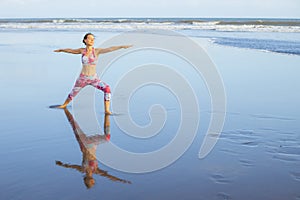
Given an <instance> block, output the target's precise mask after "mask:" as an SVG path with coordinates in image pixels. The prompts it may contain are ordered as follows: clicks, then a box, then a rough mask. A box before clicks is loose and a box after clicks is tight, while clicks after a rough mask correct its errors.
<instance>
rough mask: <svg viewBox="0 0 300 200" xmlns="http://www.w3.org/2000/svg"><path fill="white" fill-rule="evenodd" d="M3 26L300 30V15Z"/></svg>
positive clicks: (5, 22)
mask: <svg viewBox="0 0 300 200" xmlns="http://www.w3.org/2000/svg"><path fill="white" fill-rule="evenodd" d="M0 29H39V30H55V29H58V30H62V29H63V30H82V29H89V30H93V29H101V30H108V31H109V30H112V31H114V30H133V29H168V30H215V31H226V32H230V31H231V32H294V33H300V19H218V18H211V19H210V18H42V19H41V18H37V19H34V18H29V19H0Z"/></svg>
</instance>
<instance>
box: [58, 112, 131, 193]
mask: <svg viewBox="0 0 300 200" xmlns="http://www.w3.org/2000/svg"><path fill="white" fill-rule="evenodd" d="M64 111H65V114H66V116H67V118H68V120H69V122H70V124H71V126H72V129H73V131H74V134H75V137H76V139H77V141H78V143H79V146H80V150H81V152H82V165H81V166H80V165H71V164H65V163H62V162H61V161H56V165H58V166H61V167H65V168H71V169H75V170H77V171H79V172H81V173H84V174H85V176H84V184H85V185H86V187H87V188H88V189H90V188H92V187H93V186H94V185H95V180H94V178H93V174H98V175H101V176H104V177H106V178H108V179H110V180H112V181H118V182H122V183H129V184H130V183H131V182H130V181H127V180H123V179H120V178H118V177H115V176H112V175H110V174H108V173H107V172H106V171H104V170H101V169H99V167H98V161H97V158H96V149H97V146H98V145H99V144H100V143H103V142H106V141H109V140H110V121H109V115H105V118H104V135H98V134H97V135H93V136H86V135H85V134H84V133H83V131H82V130H81V129H80V127H79V126H78V124H77V123H76V121H75V120H74V118H73V116H72V114H71V113H70V112H69V111H68V110H67V109H64Z"/></svg>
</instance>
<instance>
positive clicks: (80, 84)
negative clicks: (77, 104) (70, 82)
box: [58, 74, 88, 108]
mask: <svg viewBox="0 0 300 200" xmlns="http://www.w3.org/2000/svg"><path fill="white" fill-rule="evenodd" d="M87 84H88V80H87V79H86V77H85V76H84V75H82V74H80V76H79V77H78V78H77V80H76V82H75V85H74V87H73V89H72V91H71V92H70V94H69V95H68V97H67V99H66V100H65V102H64V104H62V105H61V106H59V107H58V108H65V107H67V105H68V104H69V103H70V102H71V101H72V100H73V99H74V97H75V96H76V95H77V94H78V93H79V92H80V90H81V89H82V88H84V87H85V86H86V85H87Z"/></svg>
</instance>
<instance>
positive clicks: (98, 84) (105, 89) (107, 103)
mask: <svg viewBox="0 0 300 200" xmlns="http://www.w3.org/2000/svg"><path fill="white" fill-rule="evenodd" d="M92 85H93V86H94V87H96V88H97V89H99V90H101V91H103V92H104V110H105V113H106V114H112V113H111V111H110V109H109V106H110V99H111V92H110V87H109V85H107V84H106V83H104V82H103V81H101V80H100V79H99V78H98V77H97V78H95V81H94V82H93V83H92Z"/></svg>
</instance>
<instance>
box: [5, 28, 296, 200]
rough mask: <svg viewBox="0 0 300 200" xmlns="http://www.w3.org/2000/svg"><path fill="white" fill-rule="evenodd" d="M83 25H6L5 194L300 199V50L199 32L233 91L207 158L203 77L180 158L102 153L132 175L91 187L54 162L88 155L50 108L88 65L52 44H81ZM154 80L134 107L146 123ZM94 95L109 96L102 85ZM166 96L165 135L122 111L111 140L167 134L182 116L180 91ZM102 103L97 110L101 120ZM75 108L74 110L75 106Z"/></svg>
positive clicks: (144, 145)
mask: <svg viewBox="0 0 300 200" xmlns="http://www.w3.org/2000/svg"><path fill="white" fill-rule="evenodd" d="M82 35H83V33H81V32H60V33H59V34H58V33H57V32H38V31H35V32H25V31H24V32H21V31H19V32H9V31H7V32H1V33H0V36H1V38H5V40H3V41H2V42H1V44H0V51H1V73H0V78H1V79H0V82H1V84H0V87H1V93H2V95H1V99H0V103H1V105H2V106H1V107H0V110H1V117H0V122H1V127H0V132H1V136H2V138H1V140H0V154H1V158H2V162H1V165H0V177H1V180H0V188H1V189H0V198H1V199H7V200H8V199H32V200H34V199H99V198H106V199H175V198H176V199H244V200H246V199H249V200H250V199H264V200H265V199H272V200H274V199H300V192H299V186H300V168H299V166H300V148H299V146H300V134H299V132H300V127H299V119H300V114H299V102H300V95H299V93H298V91H299V89H300V88H299V87H300V83H299V79H298V75H299V74H300V73H299V72H300V68H299V66H298V65H299V63H300V62H299V61H300V57H299V56H289V55H282V54H275V53H267V52H260V51H256V50H245V49H238V48H231V47H223V46H217V45H212V44H210V43H209V42H208V41H207V40H203V39H201V40H199V39H196V38H194V40H195V41H198V42H199V43H201V44H202V45H203V47H204V48H205V49H206V51H207V53H208V55H209V56H210V57H211V59H212V60H213V62H214V63H215V65H216V66H217V68H218V70H219V72H220V75H221V76H222V78H223V82H224V86H225V89H226V95H227V113H226V121H225V125H224V129H223V132H222V134H221V137H220V138H219V140H218V142H217V145H216V146H215V148H214V149H213V151H212V152H211V153H210V154H209V155H208V156H207V157H205V158H204V159H199V158H198V153H199V148H200V146H201V143H202V141H203V137H204V133H205V131H206V129H207V126H208V122H209V117H210V114H211V113H210V109H209V107H207V104H209V103H208V102H209V94H207V91H206V89H205V85H204V84H203V83H201V85H200V86H193V87H194V88H196V89H197V91H199V93H197V94H198V95H199V96H201V97H200V98H201V99H202V100H203V102H200V108H201V109H200V113H199V115H201V121H200V125H199V130H198V134H197V137H196V138H195V140H194V142H193V144H192V145H191V147H190V148H189V149H188V151H186V152H185V153H184V155H183V156H182V157H181V158H180V159H179V160H177V161H176V162H175V163H173V164H172V165H170V166H168V167H166V168H164V169H161V170H158V171H155V172H152V173H142V174H131V173H124V172H120V171H117V170H115V169H112V168H110V167H107V166H105V165H104V164H102V163H99V168H100V169H101V170H103V171H106V172H107V173H108V174H109V175H111V176H113V177H117V178H119V179H122V180H127V181H130V183H131V184H124V183H122V182H119V181H112V180H111V179H109V178H107V176H102V175H94V179H95V182H96V184H95V186H94V187H93V188H91V189H87V188H86V186H85V184H84V180H83V178H84V174H83V173H80V172H78V171H77V170H74V169H67V168H63V167H60V166H58V165H57V164H56V161H61V162H63V163H69V164H74V165H81V162H82V152H81V149H80V147H79V144H78V142H77V140H76V139H75V137H74V133H73V130H72V127H71V126H70V123H69V121H68V119H67V117H66V115H65V113H64V112H63V110H57V109H49V108H48V106H50V105H53V104H58V103H61V102H63V100H64V99H65V97H66V95H67V93H68V92H69V90H70V89H71V87H72V85H73V83H74V81H75V79H76V78H77V76H78V73H79V71H80V58H79V57H78V56H74V55H62V54H59V55H57V54H55V53H53V52H52V51H53V49H56V48H60V47H70V48H75V47H78V46H79V45H80V40H79V39H77V38H81V37H82ZM96 35H98V40H100V37H99V36H103V38H104V39H105V38H109V37H110V36H111V35H112V34H111V33H101V32H99V33H96ZM75 41H78V43H77V44H76V43H75V44H74V42H75ZM100 61H101V60H100ZM116 70H117V69H116ZM105 81H106V82H107V83H109V84H111V85H112V86H113V85H114V82H113V81H114V79H113V77H111V78H110V77H105ZM153 90H154V89H151V88H150V89H149V90H147V92H146V93H140V94H138V95H137V96H136V98H135V99H133V101H135V102H133V103H134V104H135V105H136V106H135V107H134V112H133V114H134V116H133V117H135V118H136V120H137V123H139V124H141V125H144V124H147V123H149V118H148V115H147V114H145V107H144V104H146V106H148V105H150V104H151V103H154V102H156V101H157V98H155V95H147V99H148V101H142V100H143V97H144V95H146V94H148V93H149V92H155V91H157V92H158V93H159V94H161V95H163V94H164V91H160V90H157V89H155V90H154V91H153ZM202 94H203V96H202ZM96 97H98V98H100V101H99V102H100V104H101V103H102V102H101V101H102V99H101V98H102V94H101V93H98V94H97V95H96ZM162 102H163V103H162V104H163V105H167V109H166V112H167V114H168V115H169V116H170V117H169V118H168V120H169V121H167V122H168V123H169V124H166V125H165V126H166V127H165V129H164V130H163V131H162V134H165V135H164V136H162V137H161V138H160V139H159V140H155V138H151V140H149V142H147V140H146V141H141V144H138V143H137V142H136V141H135V140H133V141H134V142H133V141H131V138H130V137H129V138H127V137H124V136H122V135H123V133H122V131H120V129H119V128H118V126H117V124H116V123H115V117H118V116H111V117H110V132H111V142H115V143H116V144H119V145H120V146H122V147H124V148H128V149H129V150H132V151H137V152H141V151H143V150H144V149H146V150H153V149H156V148H159V147H161V146H163V145H164V144H166V143H167V141H168V140H169V139H170V138H172V137H173V135H172V134H173V133H174V132H173V129H176V128H177V126H174V124H177V123H178V122H179V119H178V118H176V117H178V116H179V115H180V110H179V108H178V106H176V99H174V97H170V99H168V98H167V97H165V96H163V98H162ZM158 103H160V102H158ZM100 104H99V106H98V105H97V106H96V108H97V109H98V110H99V112H98V113H97V114H96V115H97V117H98V119H99V124H100V127H101V128H102V127H103V125H102V124H103V123H104V114H103V108H102V107H101V106H102V104H101V105H100ZM69 110H70V111H71V113H72V107H69ZM87 128H88V127H87ZM93 131H95V130H91V132H93ZM99 132H100V133H103V130H99ZM135 143H137V144H136V146H135V145H134V144H135ZM100 145H101V144H100ZM103 153H106V154H109V152H103ZM120 159H121V158H120Z"/></svg>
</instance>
